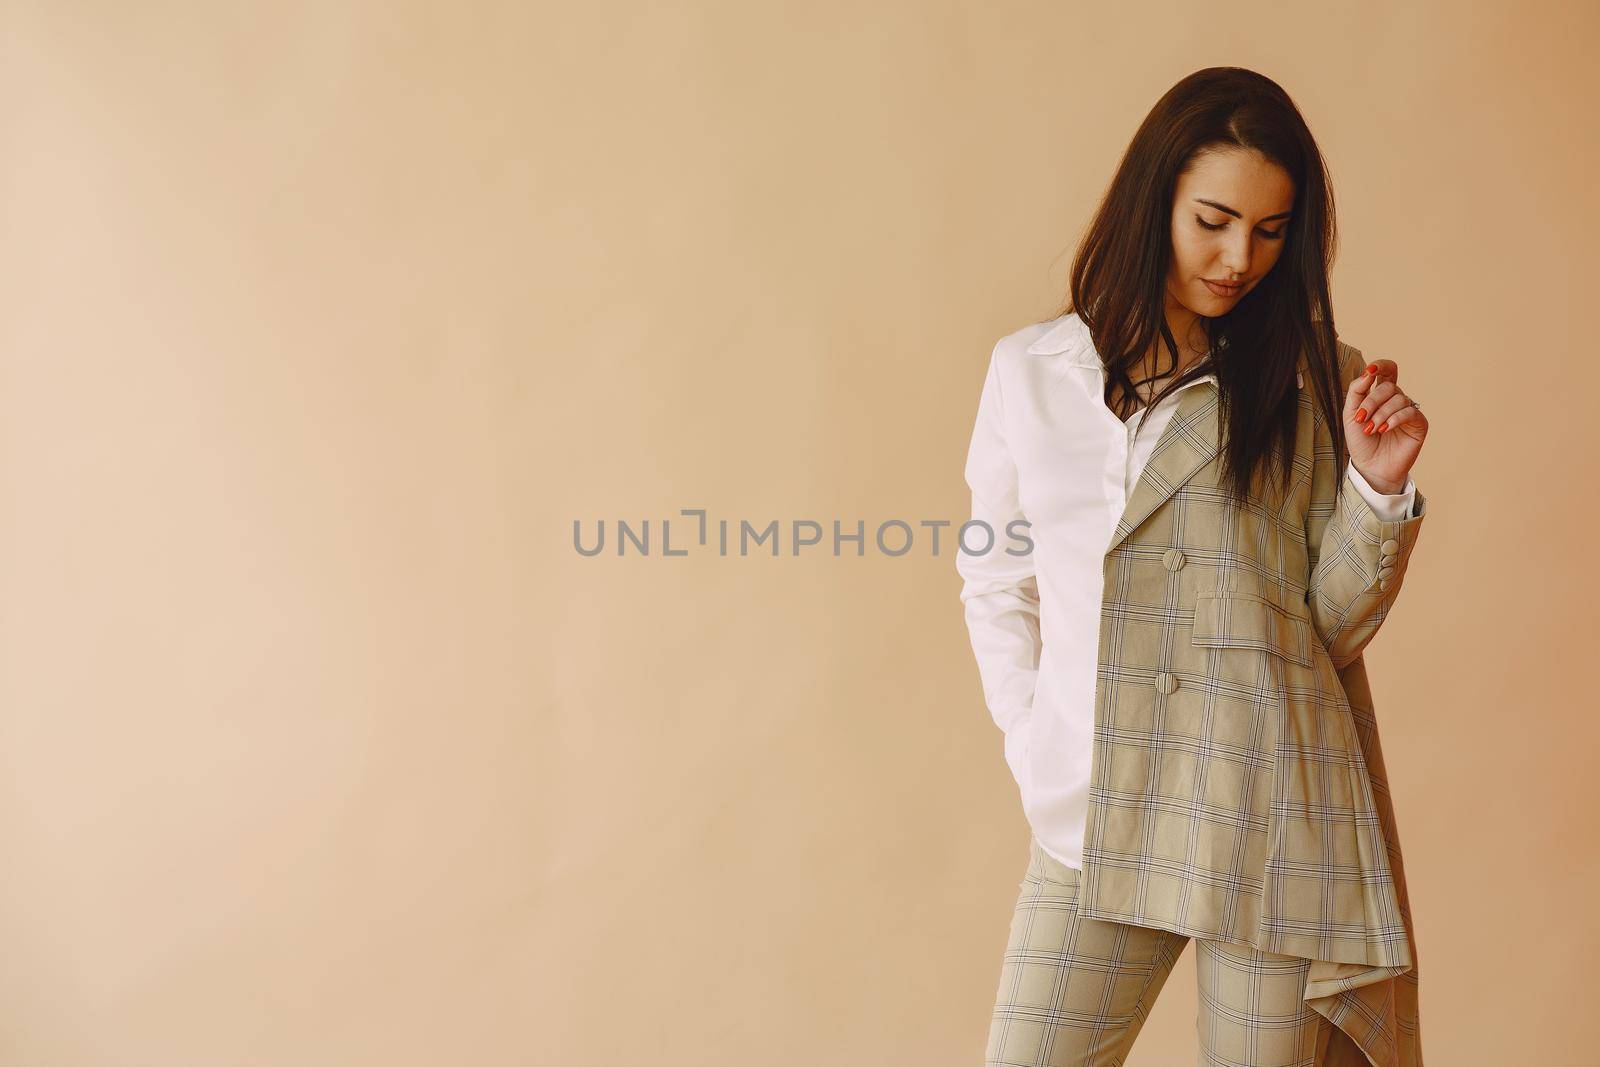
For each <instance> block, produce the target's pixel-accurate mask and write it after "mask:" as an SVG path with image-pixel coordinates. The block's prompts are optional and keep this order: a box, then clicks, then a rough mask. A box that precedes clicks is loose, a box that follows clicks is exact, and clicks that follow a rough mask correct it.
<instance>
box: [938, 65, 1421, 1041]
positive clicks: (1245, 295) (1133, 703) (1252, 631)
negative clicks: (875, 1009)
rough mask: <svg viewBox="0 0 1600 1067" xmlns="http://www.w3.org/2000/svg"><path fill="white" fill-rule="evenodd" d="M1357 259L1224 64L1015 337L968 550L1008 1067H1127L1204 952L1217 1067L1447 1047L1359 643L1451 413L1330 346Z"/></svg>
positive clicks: (1283, 112)
mask: <svg viewBox="0 0 1600 1067" xmlns="http://www.w3.org/2000/svg"><path fill="white" fill-rule="evenodd" d="M1333 245H1334V223H1333V200H1332V194H1331V191H1330V189H1329V187H1328V183H1327V177H1326V175H1325V173H1324V170H1323V165H1322V160H1321V156H1320V153H1319V152H1318V149H1317V146H1316V143H1315V142H1314V141H1313V139H1312V137H1311V133H1310V131H1309V130H1308V129H1307V128H1306V124H1305V122H1304V121H1303V119H1302V118H1301V116H1300V114H1299V112H1298V111H1297V109H1296V108H1295V106H1294V104H1293V103H1292V102H1291V101H1290V99H1289V98H1288V96H1287V95H1286V94H1285V93H1284V92H1283V90H1282V89H1280V88H1279V87H1278V86H1277V85H1276V84H1275V83H1273V82H1272V81H1270V80H1269V79H1267V78H1265V77H1262V76H1261V75H1259V74H1256V73H1253V72H1251V71H1247V70H1241V69H1238V68H1212V69H1207V70H1202V71H1199V72H1197V73H1195V74H1193V75H1191V76H1190V77H1188V78H1185V79H1184V80H1183V81H1181V82H1179V83H1178V84H1177V85H1176V86H1174V87H1173V88H1172V89H1171V90H1170V91H1169V92H1168V93H1167V94H1166V95H1165V96H1163V97H1162V99H1161V100H1160V101H1159V102H1158V103H1157V104H1156V106H1155V108H1154V109H1153V110H1152V111H1151V112H1150V114H1149V116H1148V117H1147V118H1146V119H1145V121H1144V123H1143V124H1142V125H1141V126H1140V128H1139V130H1138V132H1137V133H1136V134H1135V136H1134V138H1133V142H1132V144H1131V145H1130V146H1129V148H1128V151H1127V153H1126V155H1125V157H1124V158H1123V160H1122V163H1121V165H1120V167H1119V168H1118V171H1117V174H1116V176H1115V178H1114V180H1113V182H1112V185H1111V188H1110V191H1109V192H1108V194H1107V196H1106V198H1105V201H1104V203H1103V205H1102V206H1101V208H1100V210H1099V213H1098V215H1097V217H1096V218H1095V220H1094V222H1093V224H1092V226H1091V229H1090V231H1089V233H1088V234H1087V236H1086V238H1085V240H1084V242H1083V244H1082V247H1081V249H1080V251H1079V254H1078V257H1077V260H1076V262H1075V263H1074V265H1073V269H1072V275H1071V300H1070V303H1069V305H1068V310H1067V311H1066V312H1065V313H1063V314H1061V315H1060V316H1058V317H1057V318H1055V319H1052V320H1051V321H1049V322H1045V323H1040V324H1037V325H1034V326H1029V327H1027V328H1025V329H1022V330H1019V331H1017V332H1016V333H1013V334H1010V335H1008V336H1007V337H1004V338H1002V339H1001V340H1000V342H999V343H998V344H997V345H996V346H995V348H994V351H993V353H992V354H991V357H990V362H989V368H988V374H987V377H986V379H985V382H984V386H983V391H982V397H981V399H980V401H979V408H978V417H977V422H976V425H975V427H974V431H973V436H972V442H971V448H970V451H969V453H968V458H967V465H966V477H967V482H968V485H969V486H970V487H971V490H972V521H971V522H970V523H968V524H967V525H965V526H964V527H963V529H962V538H961V550H960V551H959V552H958V554H957V566H958V570H959V572H960V574H961V577H962V578H963V585H962V592H961V597H962V600H963V602H964V610H965V615H966V620H967V625H968V630H969V633H970V635H971V639H972V646H973V650H974V652H975V654H976V658H977V662H978V667H979V671H980V674H981V677H982V682H983V690H984V696H985V700H986V702H987V703H988V706H989V710H990V712H991V714H992V715H993V717H994V719H995V722H996V723H997V724H998V725H999V726H1000V728H1001V729H1002V731H1003V732H1004V738H1005V745H1004V749H1005V757H1006V761H1007V763H1008V764H1009V766H1010V768H1011V771H1012V773H1013V775H1014V776H1015V777H1016V780H1017V783H1018V786H1019V788H1020V790H1021V796H1022V804H1023V810H1024V813H1025V814H1026V816H1027V819H1028V822H1029V824H1030V827H1031V829H1032V832H1033V839H1032V843H1031V846H1030V847H1031V856H1030V862H1029V865H1028V869H1027V873H1026V876H1025V877H1024V879H1023V881H1022V884H1021V895H1020V897H1019V899H1018V901H1017V906H1016V911H1015V913H1014V916H1013V919H1012V924H1011V931H1010V939H1009V943H1008V945H1007V947H1006V952H1005V957H1004V961H1003V964H1002V969H1001V976H1000V985H999V992H998V997H997V1001H996V1004H995V1009H994V1015H993V1020H992V1024H991V1027H990V1032H989V1042H988V1062H989V1063H991V1064H1011V1065H1021V1064H1052V1065H1055V1064H1061V1065H1065V1064H1120V1063H1122V1062H1123V1060H1124V1058H1125V1057H1126V1056H1127V1055H1128V1050H1129V1049H1130V1048H1131V1046H1132V1044H1133V1041H1134V1039H1135V1037H1136V1036H1137V1034H1138V1032H1139V1028H1140V1026H1141V1025H1142V1023H1143V1021H1144V1019H1145V1017H1146V1015H1147V1013H1148V1012H1149V1010H1150V1008H1151V1006H1152V1004H1153V1003H1154V1000H1155V998H1156V995H1157V993H1158V992H1159V991H1160V989H1161V986H1162V983H1163V982H1164V980H1165V979H1166V976H1167V974H1168V973H1169V972H1170V970H1171V968H1172V966H1173V964H1174V962H1175V961H1176V959H1177V957H1178V955H1179V954H1180V952H1181V951H1182V949H1183V946H1184V944H1185V943H1187V941H1188V940H1189V939H1190V938H1193V939H1194V940H1195V942H1196V958H1197V963H1198V967H1199V987H1200V1003H1201V1009H1200V1019H1199V1026H1198V1031H1199V1044H1200V1052H1201V1062H1202V1063H1208V1064H1230V1065H1250V1067H1265V1065H1269V1064H1271V1065H1285V1067H1287V1065H1301V1064H1307V1065H1312V1064H1320V1065H1330V1064H1368V1063H1370V1064H1374V1065H1377V1067H1417V1065H1420V1064H1421V1063H1422V1052H1421V1044H1420V1040H1419V1032H1418V1026H1417V971H1416V962H1417V957H1416V944H1415V939H1414V935H1413V933H1412V927H1411V919H1410V912H1409V905H1408V901H1407V897H1406V890H1405V878H1404V872H1403V869H1402V867H1401V863H1400V850H1399V839H1398V836H1397V834H1396V831H1395V824H1394V817H1393V812H1392V810H1391V807H1390V804H1389V799H1388V789H1387V786H1386V784H1385V782H1384V777H1383V774H1384V772H1383V763H1382V755H1381V751H1380V749H1379V747H1378V736H1377V730H1376V724H1375V719H1374V711H1373V704H1372V700H1371V694H1370V692H1369V690H1368V687H1367V680H1366V671H1365V666H1364V664H1363V661H1362V658H1361V652H1362V650H1363V648H1364V647H1365V646H1366V644H1367V642H1368V641H1370V640H1371V638H1372V636H1373V635H1374V634H1375V633H1376V631H1377V629H1378V627H1379V625H1380V624H1381V622H1382V621H1383V619H1384V617H1385V616H1386V615H1387V613H1388V611H1389V609H1390V608H1391V607H1392V606H1393V604H1394V601H1395V597H1396V595H1397V593H1398V592H1399V589H1400V585H1401V581H1402V578H1403V577H1404V574H1405V570H1406V565H1407V561H1408V560H1409V558H1410V554H1411V550H1412V547H1413V545H1414V544H1415V542H1416V538H1417V533H1418V529H1419V527H1420V525H1421V522H1422V516H1423V511H1424V508H1425V503H1426V502H1425V500H1424V498H1423V496H1422V494H1421V493H1419V492H1418V491H1417V489H1416V486H1415V484H1414V483H1413V482H1412V481H1411V479H1410V477H1409V472H1410V470H1411V467H1412V465H1413V464H1414V463H1415V461H1416V458H1417V454H1418V452H1419V451H1420V449H1421V446H1422V441H1423V438H1424V437H1425V436H1426V434H1427V428H1428V423H1427V420H1426V418H1425V417H1424V416H1423V414H1422V412H1421V409H1420V406H1419V405H1418V404H1417V403H1416V401H1415V400H1413V399H1412V398H1411V397H1410V396H1409V395H1408V394H1407V393H1406V392H1404V391H1403V390H1402V388H1401V386H1400V382H1399V375H1398V368H1397V366H1396V365H1395V363H1394V362H1393V361H1391V360H1376V361H1373V362H1371V363H1369V362H1367V361H1366V360H1364V359H1363V358H1362V356H1361V353H1360V352H1359V351H1358V350H1357V349H1355V348H1353V347H1351V346H1350V345H1348V344H1346V343H1345V342H1343V341H1342V340H1340V339H1339V338H1338V337H1337V336H1336V334H1335V331H1334V322H1333V315H1332V311H1331V308H1330V302H1329V295H1328V265H1329V262H1330V261H1331V258H1332V256H1331V250H1332V248H1333ZM985 528H987V530H988V531H989V532H990V536H989V537H987V538H986V537H985V533H984V530H985Z"/></svg>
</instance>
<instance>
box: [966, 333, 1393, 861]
mask: <svg viewBox="0 0 1600 1067" xmlns="http://www.w3.org/2000/svg"><path fill="white" fill-rule="evenodd" d="M1207 380H1210V381H1212V382H1215V381H1216V375H1214V374H1208V375H1204V376H1202V377H1200V378H1197V379H1195V380H1194V381H1192V382H1188V383H1185V384H1184V385H1183V386H1182V387H1180V388H1179V389H1178V390H1177V391H1176V392H1174V393H1172V394H1170V395H1168V396H1167V397H1165V398H1164V399H1163V400H1162V401H1161V402H1160V403H1158V404H1156V405H1154V406H1153V407H1150V406H1147V407H1145V408H1142V409H1140V410H1139V411H1137V412H1135V413H1134V414H1133V415H1131V416H1130V417H1129V418H1128V419H1127V420H1126V421H1123V420H1121V419H1119V418H1117V416H1116V415H1115V414H1114V413H1113V412H1112V411H1111V409H1110V408H1108V407H1107V406H1106V404H1105V400H1104V399H1103V398H1104V395H1105V382H1106V372H1105V368H1104V365H1103V364H1102V363H1101V360H1100V356H1099V354H1098V353H1097V352H1096V351H1095V349H1094V344H1093V341H1092V339H1091V337H1090V335H1089V331H1088V328H1087V327H1086V326H1084V325H1083V322H1082V320H1081V319H1079V318H1078V316H1077V315H1076V314H1071V313H1069V314H1067V315H1063V316H1061V317H1060V318H1057V319H1053V320H1051V321H1049V322H1044V323H1038V324H1035V325H1032V326H1028V327H1025V328H1023V329H1021V330H1018V331H1017V332H1015V333H1012V334H1009V335H1007V336H1006V337H1003V338H1001V339H1000V341H999V342H998V343H997V344H996V345H995V347H994V351H993V353H992V354H991V355H990V359H989V370H988V374H987V376H986V377H985V379H984V383H983V394H982V397H981V398H980V400H979V402H978V416H977V420H976V423H975V424H974V426H973V432H972V443H971V446H970V448H969V450H968V453H967V464H966V480H967V485H968V486H969V487H970V488H971V490H972V518H973V519H975V520H982V521H983V522H985V523H987V524H988V526H989V528H990V529H992V530H993V531H994V539H993V542H992V547H989V548H988V550H987V551H986V550H985V549H986V536H985V534H984V531H983V530H982V528H981V527H975V528H972V529H969V530H967V531H966V534H965V536H964V537H962V538H961V540H960V543H959V544H958V546H957V550H956V569H957V571H958V572H959V574H960V575H961V578H962V579H963V581H962V587H961V600H962V602H963V605H964V608H963V610H964V612H965V615H966V621H967V629H968V632H969V634H970V636H971V639H972V649H973V653H974V655H975V657H976V659H977V663H978V670H979V675H980V677H981V679H982V683H983V692H984V699H985V702H986V703H987V704H988V707H989V712H990V715H991V716H992V717H993V719H994V721H995V723H996V725H998V726H999V727H1000V729H1001V731H1002V732H1003V734H1004V738H1005V743H1004V752H1005V760H1006V763H1007V765H1008V766H1009V767H1010V769H1011V773H1012V777H1014V778H1015V779H1016V782H1017V785H1018V787H1019V789H1020V790H1021V795H1022V808H1023V813H1024V814H1025V815H1026V817H1027V820H1028V823H1029V825H1030V826H1031V828H1032V830H1033V833H1034V836H1035V837H1037V838H1038V840H1039V844H1040V846H1041V847H1042V848H1043V849H1044V850H1045V851H1046V852H1048V853H1050V855H1052V856H1054V857H1055V858H1056V859H1057V860H1059V861H1060V862H1061V863H1064V864H1066V865H1067V866H1069V867H1074V868H1081V865H1082V862H1083V837H1084V830H1085V824H1086V823H1087V821H1088V814H1089V759H1090V753H1091V751H1092V748H1093V740H1094V686H1095V672H1096V669H1097V666H1098V664H1097V662H1096V660H1097V657H1098V652H1099V626H1100V605H1101V598H1102V596H1103V594H1104V591H1105V590H1104V582H1105V578H1104V569H1103V568H1104V561H1105V552H1106V548H1107V547H1108V546H1109V545H1110V543H1111V537H1112V534H1113V533H1114V532H1115V529H1116V525H1117V521H1118V520H1119V519H1120V518H1121V517H1122V512H1123V509H1124V508H1125V507H1126V505H1127V502H1128V496H1129V494H1130V493H1131V492H1132V490H1133V487H1134V484H1135V483H1136V482H1137V481H1138V479H1139V474H1140V472H1141V471H1143V469H1144V465H1145V462H1146V461H1147V460H1148V459H1149V458H1150V453H1151V452H1152V451H1153V450H1154V449H1155V445H1156V440H1157V439H1158V438H1159V437H1160V436H1161V431H1162V429H1163V428H1164V427H1165V426H1166V425H1167V423H1168V422H1169V421H1170V420H1171V418H1172V416H1173V414H1174V412H1175V411H1176V410H1177V406H1178V400H1179V399H1180V397H1181V396H1182V394H1183V390H1184V389H1189V388H1192V387H1194V386H1196V385H1198V384H1200V383H1201V382H1203V381H1207ZM1299 384H1301V385H1302V386H1303V385H1304V382H1303V381H1301V382H1300V383H1299ZM1346 476H1347V477H1348V478H1349V479H1350V480H1351V482H1352V483H1353V484H1354V486H1355V488H1356V490H1357V491H1358V492H1359V493H1360V494H1361V495H1362V496H1363V497H1365V498H1366V499H1367V501H1368V502H1369V503H1371V504H1372V506H1373V508H1374V509H1376V510H1377V512H1378V514H1379V515H1380V516H1381V517H1383V518H1384V519H1386V520H1388V519H1399V518H1406V517H1409V516H1410V514H1411V509H1412V503H1413V500H1414V498H1415V495H1416V486H1415V484H1413V483H1412V481H1411V480H1410V479H1409V478H1407V479H1406V484H1405V486H1404V487H1403V488H1402V489H1401V491H1400V492H1399V493H1393V494H1386V493H1379V492H1377V491H1376V490H1374V489H1373V488H1372V487H1371V486H1370V485H1369V484H1367V481H1366V479H1365V478H1363V477H1362V476H1361V473H1360V472H1359V471H1357V470H1356V469H1355V465H1354V464H1350V465H1348V467H1347V475H1346ZM1019 519H1021V520H1026V521H1027V523H1028V524H1029V525H1028V526H1026V527H1017V528H1014V529H1013V531H1012V532H1008V524H1009V523H1012V522H1013V521H1015V520H1019ZM1028 538H1031V539H1032V541H1033V548H1032V551H1031V552H1025V550H1026V549H1027V547H1028V546H1027V539H1028ZM968 546H970V550H971V553H973V554H969V552H968ZM1007 549H1010V550H1011V552H1015V553H1022V554H1016V555H1013V554H1010V553H1008V551H1007Z"/></svg>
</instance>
